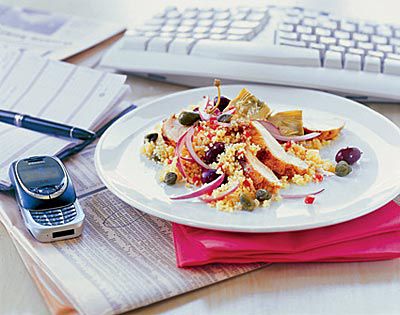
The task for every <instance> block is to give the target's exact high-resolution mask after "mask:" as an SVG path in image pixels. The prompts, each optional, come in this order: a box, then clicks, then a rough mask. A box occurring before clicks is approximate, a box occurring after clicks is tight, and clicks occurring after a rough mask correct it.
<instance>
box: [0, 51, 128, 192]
mask: <svg viewBox="0 0 400 315" xmlns="http://www.w3.org/2000/svg"><path fill="white" fill-rule="evenodd" d="M125 79H126V77H125V76H123V75H117V74H110V73H106V72H100V71H96V70H93V69H89V68H85V67H77V66H74V65H71V64H68V63H64V62H59V61H52V60H49V59H43V58H39V57H37V56H35V55H32V54H30V53H24V52H21V51H18V50H1V51H0V108H1V109H3V110H10V111H14V112H18V113H23V114H28V115H32V116H36V117H42V118H44V119H49V120H54V121H58V122H62V123H65V124H68V125H73V126H76V127H81V128H84V129H92V128H95V127H96V126H97V125H98V124H99V122H100V121H102V120H104V118H105V116H106V115H105V114H106V113H107V112H108V111H109V110H110V109H111V107H112V106H113V105H114V104H115V103H116V102H117V101H118V100H119V99H120V98H121V97H122V95H123V94H124V92H125V91H126V90H127V89H128V87H127V86H126V85H124V82H125ZM68 145H71V140H70V139H64V138H58V137H52V136H49V135H45V134H41V133H38V132H34V131H30V130H27V129H22V128H17V127H14V126H11V125H7V124H2V123H0V147H1V148H2V149H1V150H0V183H1V184H3V185H9V184H10V183H9V178H8V167H9V165H10V164H11V162H12V161H14V160H15V159H19V158H22V157H27V156H32V155H44V154H48V155H54V154H56V153H57V152H59V151H61V150H62V149H64V148H65V147H66V146H68Z"/></svg>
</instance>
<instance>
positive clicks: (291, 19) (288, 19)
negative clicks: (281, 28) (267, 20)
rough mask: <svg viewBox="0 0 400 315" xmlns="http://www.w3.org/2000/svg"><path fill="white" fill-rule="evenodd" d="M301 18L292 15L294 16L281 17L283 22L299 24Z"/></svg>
mask: <svg viewBox="0 0 400 315" xmlns="http://www.w3.org/2000/svg"><path fill="white" fill-rule="evenodd" d="M300 21H301V19H300V18H298V17H294V16H287V17H285V18H284V19H283V22H284V23H286V24H294V25H297V24H300Z"/></svg>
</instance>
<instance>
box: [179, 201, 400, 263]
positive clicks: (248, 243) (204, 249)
mask: <svg viewBox="0 0 400 315" xmlns="http://www.w3.org/2000/svg"><path fill="white" fill-rule="evenodd" d="M173 235H174V245H175V253H176V259H177V265H178V267H188V266H199V265H205V264H210V263H251V262H266V263H271V262H349V261H372V260H384V259H393V258H396V257H400V206H399V205H397V204H396V203H395V202H394V201H391V202H389V203H388V204H386V205H385V206H383V207H381V208H380V209H378V210H375V211H374V212H372V213H370V214H368V215H365V216H363V217H360V218H357V219H354V220H351V221H348V222H344V223H340V224H336V225H332V226H328V227H323V228H317V229H312V230H305V231H294V232H279V233H237V232H223V231H212V230H205V229H199V228H193V227H189V226H185V225H180V224H175V223H174V224H173Z"/></svg>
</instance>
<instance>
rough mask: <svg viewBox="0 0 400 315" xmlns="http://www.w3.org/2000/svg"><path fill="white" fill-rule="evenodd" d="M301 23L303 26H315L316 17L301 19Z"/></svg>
mask: <svg viewBox="0 0 400 315" xmlns="http://www.w3.org/2000/svg"><path fill="white" fill-rule="evenodd" d="M301 24H302V25H304V26H311V27H316V26H317V20H316V19H312V18H305V19H303V21H302V22H301Z"/></svg>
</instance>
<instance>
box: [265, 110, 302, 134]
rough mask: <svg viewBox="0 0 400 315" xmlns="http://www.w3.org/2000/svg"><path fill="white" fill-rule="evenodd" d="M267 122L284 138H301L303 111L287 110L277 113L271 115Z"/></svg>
mask: <svg viewBox="0 0 400 315" xmlns="http://www.w3.org/2000/svg"><path fill="white" fill-rule="evenodd" d="M268 121H270V122H271V123H273V124H274V125H275V126H276V127H278V128H279V131H280V133H281V134H282V135H284V136H302V135H304V129H303V111H301V110H289V111H285V112H278V113H275V114H273V115H271V116H270V117H269V118H268Z"/></svg>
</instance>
